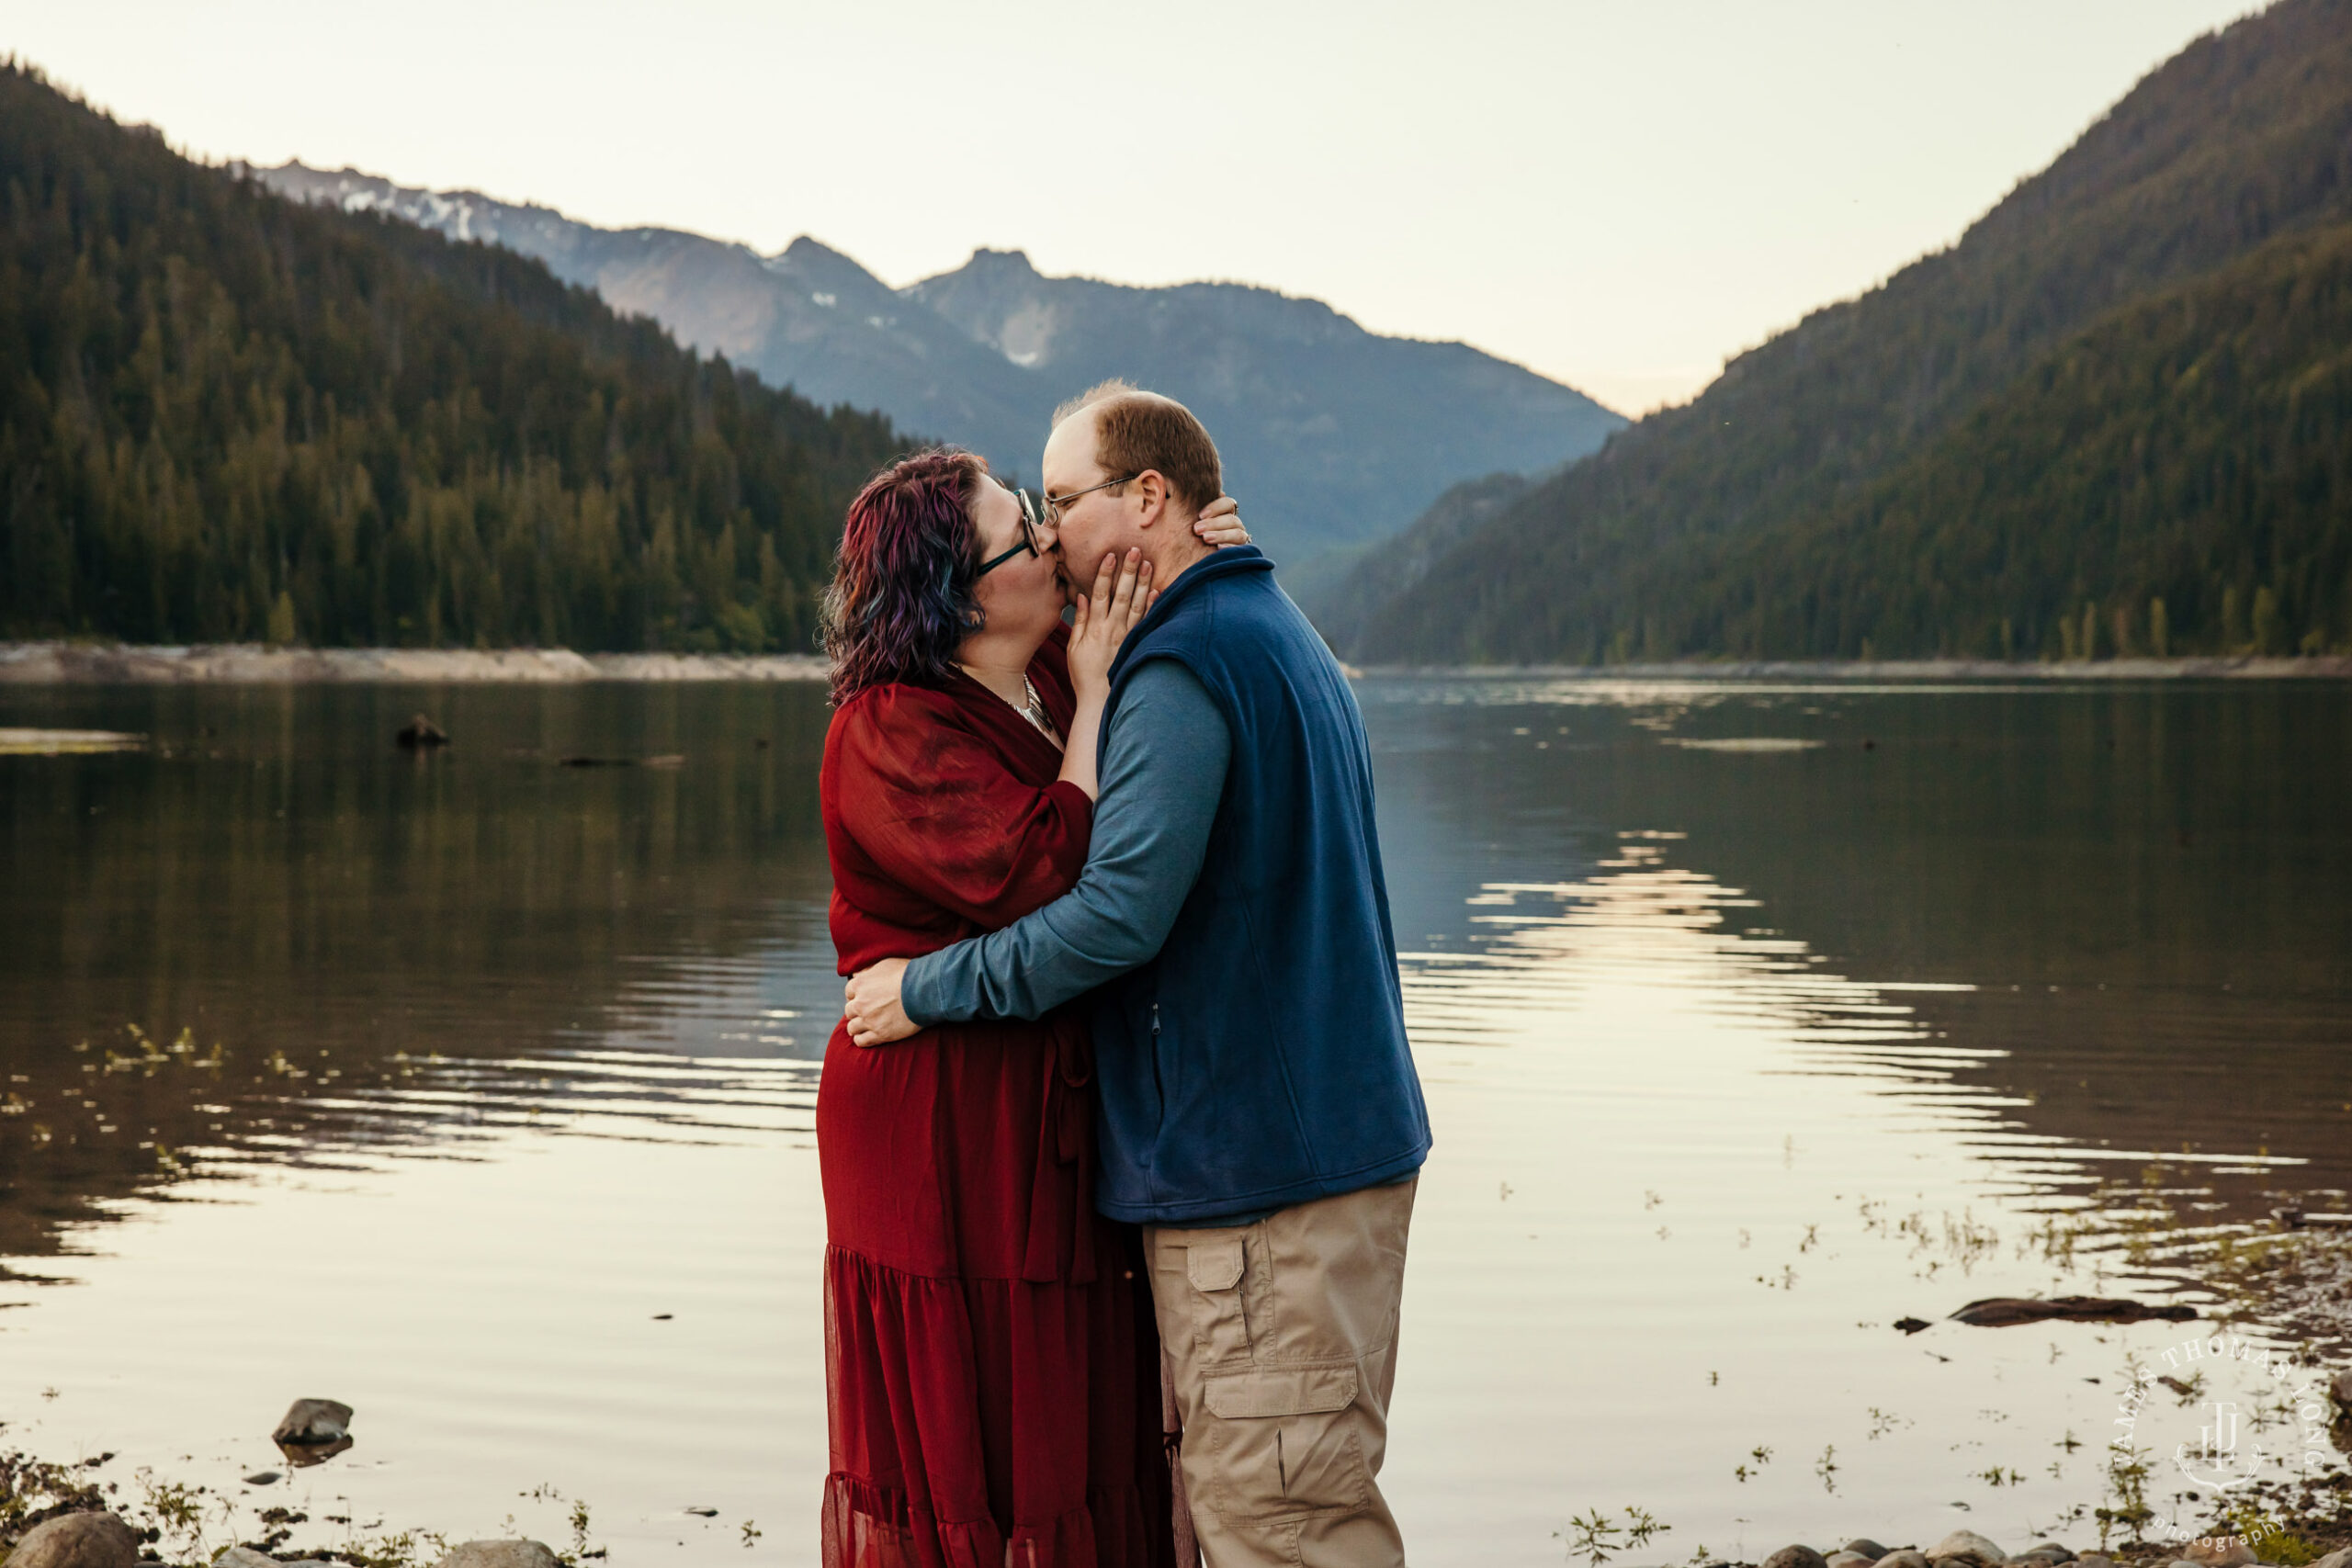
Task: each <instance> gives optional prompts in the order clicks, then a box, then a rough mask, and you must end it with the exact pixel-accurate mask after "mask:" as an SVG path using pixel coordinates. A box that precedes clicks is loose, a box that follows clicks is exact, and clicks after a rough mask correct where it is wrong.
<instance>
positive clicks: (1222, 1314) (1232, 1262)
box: [1184, 1235, 1250, 1366]
mask: <svg viewBox="0 0 2352 1568" xmlns="http://www.w3.org/2000/svg"><path fill="white" fill-rule="evenodd" d="M1243 1262H1244V1259H1243V1257H1242V1252H1241V1237H1240V1236H1238V1235H1234V1236H1232V1237H1230V1238H1224V1237H1221V1238H1219V1239H1217V1240H1216V1241H1207V1242H1197V1243H1195V1244H1193V1246H1192V1247H1187V1248H1186V1249H1185V1254H1184V1277H1185V1278H1186V1279H1187V1280H1191V1281H1192V1286H1193V1349H1194V1353H1195V1355H1196V1356H1197V1358H1198V1359H1199V1361H1200V1364H1201V1365H1203V1366H1215V1365H1216V1364H1217V1363H1218V1362H1220V1361H1235V1360H1246V1359H1248V1358H1249V1355H1250V1314H1249V1312H1248V1311H1247V1309H1245V1308H1244V1307H1243V1305H1242V1302H1241V1271H1242V1266H1243Z"/></svg>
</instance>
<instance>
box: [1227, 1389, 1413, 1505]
mask: <svg viewBox="0 0 2352 1568" xmlns="http://www.w3.org/2000/svg"><path fill="white" fill-rule="evenodd" d="M1202 1392H1203V1394H1204V1398H1205V1400H1206V1403H1207V1404H1208V1408H1209V1414H1210V1416H1212V1417H1214V1419H1213V1420H1211V1421H1210V1423H1209V1424H1208V1425H1209V1433H1208V1436H1209V1441H1210V1444H1211V1446H1212V1449H1213V1450H1214V1451H1215V1452H1216V1456H1217V1458H1216V1478H1217V1479H1216V1488H1215V1492H1214V1494H1213V1495H1212V1496H1211V1497H1210V1499H1209V1502H1210V1506H1212V1507H1214V1508H1216V1511H1217V1512H1218V1513H1220V1514H1225V1515H1227V1516H1229V1517H1235V1518H1250V1519H1273V1518H1283V1517H1289V1516H1293V1515H1304V1514H1328V1513H1344V1512H1349V1511H1351V1510H1353V1509H1357V1508H1361V1507H1363V1506H1364V1505H1365V1502H1366V1499H1367V1498H1368V1497H1369V1496H1370V1495H1371V1489H1372V1477H1371V1473H1370V1472H1369V1471H1367V1470H1366V1468H1365V1466H1364V1460H1363V1435H1362V1434H1361V1433H1360V1432H1358V1431H1357V1429H1356V1427H1357V1419H1356V1412H1355V1400H1356V1369H1355V1368H1354V1367H1352V1366H1345V1367H1306V1368H1284V1369H1282V1370H1279V1371H1246V1372H1232V1373H1228V1374H1227V1375H1226V1376H1224V1377H1213V1378H1210V1379H1208V1380H1207V1381H1206V1382H1205V1383H1204V1386H1203V1391H1202Z"/></svg>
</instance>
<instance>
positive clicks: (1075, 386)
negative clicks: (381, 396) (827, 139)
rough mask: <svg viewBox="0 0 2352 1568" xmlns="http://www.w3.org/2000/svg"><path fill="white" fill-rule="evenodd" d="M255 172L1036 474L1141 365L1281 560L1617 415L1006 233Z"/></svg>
mask: <svg viewBox="0 0 2352 1568" xmlns="http://www.w3.org/2000/svg"><path fill="white" fill-rule="evenodd" d="M253 172H254V176H255V177H256V178H258V179H260V180H262V181H264V182H265V183H266V184H268V185H269V186H272V187H273V188H275V189H277V190H280V191H282V192H284V193H285V194H287V195H289V196H294V197H300V199H302V200H305V201H312V202H319V203H322V204H327V205H332V206H336V207H340V208H342V209H345V210H346V211H355V212H356V211H376V212H389V213H391V214H394V215H396V216H399V217H401V218H405V219H407V220H410V221H412V222H415V223H420V224H423V225H424V226H425V227H427V228H434V229H438V230H440V231H442V232H444V233H447V234H449V235H451V236H452V237H454V238H460V239H480V240H486V241H490V242H492V243H497V244H503V245H507V246H510V247H512V248H513V249H515V250H518V251H521V252H522V253H523V254H526V255H530V256H537V257H538V258H539V259H540V260H542V261H545V262H546V263H547V264H548V267H549V268H550V269H551V270H552V271H553V272H554V273H555V275H556V276H559V277H561V278H565V279H567V280H569V281H571V282H574V283H582V284H586V285H587V286H589V287H590V288H594V289H596V290H597V291H598V292H600V293H601V294H603V295H604V297H605V299H607V300H609V301H611V302H612V304H613V305H615V306H616V308H618V309H620V310H630V311H639V312H642V313H644V314H646V315H649V316H651V317H653V318H654V319H655V320H657V321H661V322H662V323H663V324H664V325H666V326H668V327H669V328H670V329H671V331H673V333H676V334H677V335H678V338H679V340H680V341H681V342H684V343H688V344H695V345H698V346H699V347H701V348H703V349H704V350H705V351H707V352H722V353H724V354H726V355H728V356H729V358H730V359H732V360H734V361H735V362H736V363H737V364H740V365H745V366H749V367H751V368H752V369H754V370H756V371H758V372H759V373H760V375H761V376H762V377H763V378H765V379H766V380H767V381H768V382H770V383H771V384H772V385H775V386H790V387H792V388H793V389H796V390H797V391H799V392H801V393H803V394H805V395H807V396H809V397H810V398H813V399H815V400H818V401H819V402H822V403H828V404H830V403H833V402H848V403H851V404H854V406H856V407H858V408H871V409H877V410H880V411H881V412H884V413H887V414H888V415H889V416H890V417H891V418H892V419H893V420H894V421H896V422H897V423H899V425H900V426H901V427H903V428H909V429H915V430H921V431H923V432H926V433H927V434H932V435H935V436H937V437H939V438H941V439H942V440H947V441H954V442H957V443H959V444H961V445H964V446H970V447H972V448H974V449H975V450H977V451H980V452H984V453H986V454H988V456H989V459H990V461H992V462H993V463H995V464H996V465H997V467H998V468H999V469H1000V470H1001V471H1004V472H1010V473H1013V474H1017V475H1023V476H1026V477H1027V478H1029V479H1033V480H1034V479H1035V475H1036V467H1037V458H1038V454H1039V453H1040V452H1041V451H1042V450H1043V449H1044V446H1045V441H1046V428H1047V423H1048V421H1049V418H1050V416H1051V414H1052V412H1053V410H1054V407H1055V405H1056V404H1057V403H1059V402H1060V401H1062V400H1064V399H1066V398H1068V397H1069V396H1071V395H1072V394H1074V393H1076V392H1079V391H1081V390H1083V389H1085V388H1087V387H1089V386H1091V385H1092V384H1093V383H1095V382H1096V381H1099V380H1102V379H1103V378H1105V377H1108V376H1122V377H1125V378H1127V379H1129V380H1132V381H1136V382H1139V383H1141V384H1142V385H1145V386H1148V387H1151V388H1153V389H1157V390H1159V391H1162V392H1166V393H1168V394H1169V395H1170V396H1172V397H1176V398H1180V399H1182V400H1184V401H1185V402H1187V403H1189V404H1190V405H1192V407H1193V409H1194V410H1195V411H1196V412H1199V414H1200V415H1201V417H1202V418H1203V419H1204V421H1205V422H1206V423H1207V424H1208V426H1209V429H1210V430H1211V432H1212V433H1214V434H1215V435H1216V439H1217V444H1218V447H1219V450H1220V452H1221V453H1222V455H1223V457H1224V458H1225V468H1226V477H1227V488H1229V489H1230V490H1231V491H1233V493H1234V494H1236V495H1238V496H1239V497H1240V498H1241V500H1242V502H1243V504H1244V506H1245V507H1246V508H1247V510H1248V515H1249V517H1250V525H1251V527H1252V528H1253V529H1254V530H1255V531H1256V532H1257V534H1258V535H1259V536H1260V537H1261V539H1262V540H1263V541H1264V542H1265V543H1266V545H1267V546H1268V547H1269V548H1270V549H1272V551H1273V552H1275V554H1276V555H1277V556H1279V557H1280V558H1282V559H1283V561H1285V562H1295V561H1298V560H1301V559H1304V558H1308V557H1311V556H1314V555H1317V554H1318V553H1321V552H1323V551H1326V550H1330V549H1333V548H1335V547H1343V546H1345V545H1348V544H1350V543H1353V542H1357V541H1363V540H1370V539H1376V538H1382V537H1385V536H1391V535H1394V534H1396V533H1397V532H1398V531H1399V530H1401V529H1403V528H1404V527H1405V526H1406V525H1408V524H1409V523H1411V522H1412V520H1413V518H1414V517H1415V516H1417V515H1418V514H1419V513H1420V511H1421V510H1422V508H1424V507H1426V506H1427V505H1429V503H1430V502H1431V501H1432V500H1433V499H1434V498H1435V497H1436V496H1437V495H1438V494H1439V492H1441V491H1443V490H1444V489H1445V488H1446V487H1447V486H1448V485H1450V484H1453V483H1454V482H1455V481H1456V480H1459V479H1465V478H1468V477H1470V476H1473V475H1477V474H1484V473H1487V472H1488V471H1490V470H1493V469H1497V468H1508V469H1512V470H1516V471H1521V472H1533V471H1535V470H1538V469H1543V468H1552V467H1555V466H1556V465H1558V464H1559V463H1561V462H1564V461H1566V460H1567V459H1569V458H1572V457H1583V456H1584V455H1585V454H1587V453H1589V452H1591V451H1593V450H1595V449H1596V448H1598V447H1599V446H1600V443H1601V441H1602V439H1603V438H1604V437H1606V436H1607V435H1608V434H1609V433H1610V432H1611V431H1613V430H1617V429H1621V428H1623V425H1624V423H1625V420H1624V417H1623V415H1621V414H1618V413H1615V412H1611V410H1608V409H1605V408H1603V407H1601V406H1600V404H1599V403H1596V402H1594V401H1593V400H1591V399H1590V398H1588V397H1586V396H1585V395H1584V394H1583V393H1581V392H1579V391H1577V390H1576V389H1574V388H1571V387H1564V386H1562V385H1560V384H1559V383H1558V382H1556V381H1553V380H1549V379H1547V378H1544V377H1542V376H1539V375H1537V374H1535V373H1534V372H1533V371H1532V370H1528V369H1526V368H1524V367H1521V366H1517V365H1513V364H1510V363H1509V362H1508V361H1506V360H1501V359H1498V358H1496V357H1494V356H1493V355H1488V354H1484V353H1481V352H1480V351H1478V350H1477V349H1475V348H1472V347H1470V346H1468V345H1467V344H1459V343H1425V342H1421V341H1419V340H1417V339H1412V338H1397V337H1387V336H1384V335H1382V334H1380V333H1372V332H1367V331H1365V330H1364V328H1363V327H1362V326H1361V325H1359V324H1358V323H1357V322H1355V321H1351V320H1350V319H1349V318H1348V317H1346V316H1344V315H1342V314H1340V312H1339V311H1337V310H1333V309H1331V307H1329V305H1326V304H1324V303H1323V302H1321V301H1320V300H1317V299H1297V298H1295V297H1292V296H1289V295H1285V294H1281V293H1278V292H1276V291H1275V290H1273V289H1271V288H1253V287H1250V286H1249V285H1245V284H1238V283H1191V284H1182V285H1176V286H1172V287H1168V288H1129V287H1126V286H1124V285H1119V284H1112V283H1103V282H1099V281H1097V280H1095V279H1092V278H1085V277H1049V276H1045V275H1043V274H1041V273H1039V272H1038V271H1037V270H1036V269H1035V267H1033V266H1032V265H1030V264H1029V258H1028V257H1027V256H1026V255H1024V254H1022V253H1021V252H1018V251H988V250H983V251H978V252H975V253H974V254H973V255H972V257H971V259H970V260H968V261H967V262H966V263H965V264H964V265H962V266H959V267H957V268H956V269H955V270H954V271H952V272H945V273H942V274H940V275H939V276H935V277H929V278H925V279H923V280H922V281H921V282H919V283H914V284H910V285H909V286H908V287H907V288H902V289H898V290H895V291H894V290H893V289H891V288H889V286H888V285H887V284H885V283H884V282H883V281H882V280H881V279H880V278H878V277H876V276H874V275H873V274H872V273H870V272H868V271H866V270H865V268H864V267H863V266H860V265H858V264H857V263H856V262H855V261H854V260H853V259H852V258H850V257H848V256H846V255H843V254H841V253H840V252H838V251H834V250H831V249H829V248H828V247H826V246H824V245H822V244H820V243H817V242H816V241H814V240H812V239H809V238H808V237H807V236H805V235H804V236H803V237H801V238H800V239H797V240H795V241H794V242H793V243H791V244H790V245H789V246H787V247H786V249H784V250H782V251H780V252H778V253H776V254H775V255H772V256H763V255H760V254H758V253H756V252H754V251H753V250H752V249H751V248H750V247H749V246H747V245H741V244H731V243H727V242H724V241H720V240H714V239H710V238H707V237H706V236H703V235H700V234H688V233H682V232H679V231H676V230H670V229H600V228H597V227H595V226H594V225H593V224H588V223H582V222H581V221H579V220H576V219H572V218H568V217H566V216H564V215H563V214H562V213H560V212H557V211H555V210H554V209H550V208H546V207H537V206H529V205H524V204H517V203H510V202H502V201H497V200H494V199H492V198H491V197H485V196H482V195H481V194H480V193H478V192H474V191H429V190H420V189H416V188H413V187H410V186H398V185H394V184H393V183H392V182H391V181H390V180H388V179H384V178H382V177H380V176H379V175H367V174H362V173H360V172H359V171H357V170H355V169H344V170H340V171H336V172H329V171H326V170H322V169H312V168H308V167H306V166H304V165H303V164H299V163H289V164H283V165H281V166H279V167H277V168H274V169H256V170H254V171H253Z"/></svg>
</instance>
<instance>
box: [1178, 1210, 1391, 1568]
mask: <svg viewBox="0 0 2352 1568" xmlns="http://www.w3.org/2000/svg"><path fill="white" fill-rule="evenodd" d="M1418 1186H1419V1178H1418V1177H1415V1178H1414V1179H1410V1180H1407V1181H1402V1182H1398V1183H1397V1184H1395V1185H1393V1186H1385V1187H1368V1188H1365V1189H1363V1190H1361V1191H1356V1192H1344V1193H1341V1194H1340V1195H1339V1196H1338V1197H1336V1198H1318V1199H1317V1200H1315V1201H1313V1202H1308V1203H1297V1204H1294V1205H1292V1206H1291V1207H1289V1208H1287V1209H1283V1210H1282V1211H1280V1212H1279V1213H1274V1214H1272V1215H1269V1216H1268V1217H1267V1218H1265V1219H1263V1220H1260V1221H1258V1222H1257V1223H1256V1224H1248V1225H1237V1226H1234V1227H1231V1228H1229V1229H1216V1228H1185V1227H1170V1226H1159V1225H1149V1226H1146V1227H1145V1229H1144V1242H1145V1247H1146V1249H1147V1251H1148V1255H1149V1257H1150V1259H1151V1297H1152V1302H1153V1304H1154V1306H1155V1307H1156V1308H1157V1310H1158V1313H1159V1338H1160V1344H1161V1346H1162V1347H1163V1348H1164V1350H1165V1353H1166V1355H1167V1357H1168V1360H1169V1371H1170V1378H1171V1381H1172V1382H1173V1385H1174V1389H1175V1395H1176V1404H1177V1408H1178V1411H1179V1412H1180V1413H1181V1415H1182V1417H1183V1423H1184V1443H1183V1472H1184V1492H1185V1495H1186V1496H1187V1498H1188V1499H1189V1501H1190V1503H1191V1505H1192V1512H1193V1530H1194V1531H1195V1533H1196V1534H1197V1536H1198V1538H1199V1540H1200V1544H1201V1550H1202V1552H1203V1554H1204V1556H1205V1557H1206V1558H1207V1560H1208V1568H1255V1565H1256V1564H1260V1563H1288V1564H1294V1565H1299V1564H1304V1565H1306V1568H1402V1565H1403V1563H1404V1562H1405V1546H1404V1541H1403V1540H1402V1538H1400V1537H1399V1536H1398V1534H1397V1520H1396V1518H1395V1517H1393V1516H1392V1515H1391V1514H1390V1513H1389V1511H1388V1504H1387V1502H1386V1500H1385V1499H1384V1498H1383V1497H1382V1496H1381V1495H1380V1487H1379V1484H1378V1480H1379V1475H1380V1463H1381V1460H1382V1459H1383V1458H1384V1457H1385V1452H1386V1450H1387V1446H1388V1394H1389V1391H1390V1389H1391V1388H1392V1387H1393V1386H1394V1384H1395V1382H1396V1378H1397V1303H1398V1300H1399V1299H1400V1297H1401V1296H1402V1295H1403V1292H1404V1287H1405V1233H1406V1230H1407V1228H1408V1226H1409V1225H1410V1224H1411V1222H1412V1217H1413V1191H1414V1189H1415V1188H1416V1187H1418Z"/></svg>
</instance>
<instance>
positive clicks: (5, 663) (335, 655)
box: [0, 642, 828, 686]
mask: <svg viewBox="0 0 2352 1568" xmlns="http://www.w3.org/2000/svg"><path fill="white" fill-rule="evenodd" d="M827 669H828V666H827V664H826V662H825V660H822V659H820V658H819V657H817V656H816V655H815V654H799V653H777V654H724V653H588V654H581V653H574V652H572V651H571V649H561V648H547V649H540V648H507V649H445V648H263V647H261V646H259V645H257V644H252V643H232V644H217V645H198V646H192V647H187V648H132V647H124V646H119V645H109V644H103V643H74V642H19V643H6V644H0V684H8V685H23V686H71V685H84V686H89V685H147V686H153V685H250V686H290V685H335V684H362V683H368V684H382V685H395V684H397V685H448V684H458V683H467V684H477V683H492V682H495V683H503V684H577V683H581V682H592V681H620V682H682V681H822V680H824V679H825V677H826V672H827Z"/></svg>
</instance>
